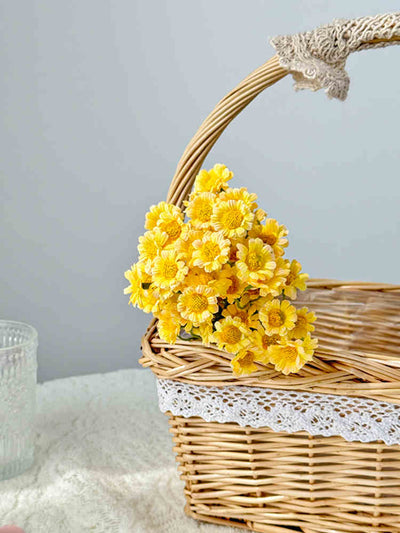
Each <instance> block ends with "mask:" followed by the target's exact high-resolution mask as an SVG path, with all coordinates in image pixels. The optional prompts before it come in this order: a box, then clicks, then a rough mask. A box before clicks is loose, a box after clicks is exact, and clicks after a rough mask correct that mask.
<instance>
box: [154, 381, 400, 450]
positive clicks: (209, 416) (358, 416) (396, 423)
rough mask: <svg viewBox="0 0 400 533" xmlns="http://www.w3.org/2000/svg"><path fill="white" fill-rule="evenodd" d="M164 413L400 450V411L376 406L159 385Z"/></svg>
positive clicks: (250, 390) (323, 397) (251, 390)
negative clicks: (382, 444) (395, 446)
mask: <svg viewBox="0 0 400 533" xmlns="http://www.w3.org/2000/svg"><path fill="white" fill-rule="evenodd" d="M157 389H158V399H159V406H160V410H161V411H162V412H164V413H165V412H167V411H171V412H172V414H174V415H175V416H184V417H190V416H200V417H201V418H203V419H204V420H205V421H206V422H236V423H237V424H239V425H241V426H251V427H253V428H259V427H269V428H271V429H273V430H274V431H286V432H288V433H295V432H296V431H307V432H308V433H310V434H311V435H323V436H324V437H330V436H334V435H336V436H337V435H339V436H341V437H343V438H344V439H346V440H347V441H359V442H373V441H377V440H382V441H383V442H385V444H388V445H390V444H400V406H398V405H393V404H390V403H383V402H378V401H376V400H369V399H361V398H350V397H347V396H334V395H329V394H317V393H307V392H294V391H283V390H273V389H263V388H256V387H245V386H235V387H201V386H198V385H191V384H188V383H180V382H178V381H172V380H158V381H157Z"/></svg>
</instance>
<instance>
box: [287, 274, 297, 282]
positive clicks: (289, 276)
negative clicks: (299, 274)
mask: <svg viewBox="0 0 400 533" xmlns="http://www.w3.org/2000/svg"><path fill="white" fill-rule="evenodd" d="M295 278H296V276H295V274H293V272H289V275H288V277H287V278H286V285H291V284H292V283H293V281H294V280H295Z"/></svg>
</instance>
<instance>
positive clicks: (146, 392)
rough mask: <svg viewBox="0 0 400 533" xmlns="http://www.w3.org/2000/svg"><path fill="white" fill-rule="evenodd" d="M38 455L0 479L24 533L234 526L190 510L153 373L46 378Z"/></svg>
mask: <svg viewBox="0 0 400 533" xmlns="http://www.w3.org/2000/svg"><path fill="white" fill-rule="evenodd" d="M37 402H38V409H37V419H36V456H35V463H34V465H33V466H32V468H31V469H30V470H28V471H27V472H25V473H23V474H21V475H20V476H18V477H15V478H13V479H9V480H6V481H2V482H0V526H2V525H6V524H15V525H18V526H20V527H22V528H24V529H25V531H26V533H85V532H90V533H132V532H134V533H191V532H201V533H233V532H239V530H238V529H231V528H226V527H221V526H214V525H212V524H206V523H200V522H197V521H195V520H192V519H190V518H188V517H186V515H185V514H184V512H183V507H184V496H183V482H182V481H181V480H180V479H179V476H178V473H177V468H176V463H175V458H174V454H173V452H172V438H171V435H170V433H169V432H168V427H169V426H168V420H167V418H166V417H165V415H163V414H162V413H160V412H159V410H158V405H157V397H156V389H155V380H154V377H153V375H152V373H151V372H150V371H148V370H147V371H145V370H137V369H127V370H118V371H117V372H110V373H108V374H93V375H88V376H76V377H71V378H66V379H57V380H53V381H48V382H46V383H43V384H39V385H38V389H37Z"/></svg>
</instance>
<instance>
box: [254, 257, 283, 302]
mask: <svg viewBox="0 0 400 533" xmlns="http://www.w3.org/2000/svg"><path fill="white" fill-rule="evenodd" d="M275 261H276V267H275V270H274V273H273V276H272V278H271V279H269V280H264V281H263V280H257V282H256V285H257V286H258V287H259V288H260V294H261V296H273V297H277V296H279V295H280V294H281V292H282V289H283V287H284V285H285V283H286V278H287V276H288V274H289V269H290V261H288V260H287V259H283V258H282V257H278V259H276V260H275Z"/></svg>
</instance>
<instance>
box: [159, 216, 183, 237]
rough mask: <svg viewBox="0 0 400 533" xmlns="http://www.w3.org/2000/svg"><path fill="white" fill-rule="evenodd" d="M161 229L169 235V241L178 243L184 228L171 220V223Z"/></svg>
mask: <svg viewBox="0 0 400 533" xmlns="http://www.w3.org/2000/svg"><path fill="white" fill-rule="evenodd" d="M161 229H162V231H165V233H167V234H168V237H169V239H168V240H169V241H176V239H177V238H178V237H179V236H180V234H181V231H182V226H181V225H180V224H179V222H177V221H176V220H171V222H167V223H166V224H163V225H162V227H161Z"/></svg>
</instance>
